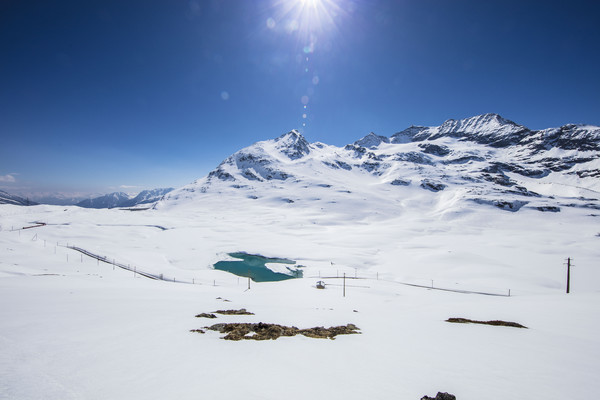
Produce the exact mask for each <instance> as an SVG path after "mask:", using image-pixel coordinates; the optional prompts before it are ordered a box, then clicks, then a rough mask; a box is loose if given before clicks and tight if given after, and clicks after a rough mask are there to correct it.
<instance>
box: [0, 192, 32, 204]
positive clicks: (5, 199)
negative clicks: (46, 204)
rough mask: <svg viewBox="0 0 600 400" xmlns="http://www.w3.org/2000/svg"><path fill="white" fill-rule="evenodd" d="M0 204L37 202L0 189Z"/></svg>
mask: <svg viewBox="0 0 600 400" xmlns="http://www.w3.org/2000/svg"><path fill="white" fill-rule="evenodd" d="M0 204H14V205H17V206H33V205H36V204H37V203H35V202H33V201H31V200H29V199H26V198H23V197H20V196H16V195H13V194H10V193H7V192H5V191H3V190H0Z"/></svg>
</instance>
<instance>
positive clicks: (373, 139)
mask: <svg viewBox="0 0 600 400" xmlns="http://www.w3.org/2000/svg"><path fill="white" fill-rule="evenodd" d="M389 142H390V139H388V138H387V137H385V136H380V135H377V134H375V133H373V132H371V133H369V134H368V135H367V136H365V137H363V138H362V139H360V140H357V141H356V142H354V144H355V145H357V146H361V147H366V148H373V147H377V146H379V145H380V144H381V143H389Z"/></svg>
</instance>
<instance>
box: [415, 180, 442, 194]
mask: <svg viewBox="0 0 600 400" xmlns="http://www.w3.org/2000/svg"><path fill="white" fill-rule="evenodd" d="M421 187H422V188H423V189H427V190H431V191H432V192H439V191H441V190H444V189H445V188H446V187H447V186H446V185H444V184H443V183H440V182H433V181H431V180H429V179H424V180H423V181H421Z"/></svg>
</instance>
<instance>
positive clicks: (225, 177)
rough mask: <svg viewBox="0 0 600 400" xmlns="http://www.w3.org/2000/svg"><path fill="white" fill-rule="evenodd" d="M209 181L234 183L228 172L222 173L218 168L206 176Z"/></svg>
mask: <svg viewBox="0 0 600 400" xmlns="http://www.w3.org/2000/svg"><path fill="white" fill-rule="evenodd" d="M208 177H209V179H210V178H217V179H220V180H222V181H234V180H235V178H234V177H233V175H231V174H230V173H229V172H225V171H223V169H221V168H220V167H219V168H217V169H215V170H214V171H211V172H210V173H209V174H208Z"/></svg>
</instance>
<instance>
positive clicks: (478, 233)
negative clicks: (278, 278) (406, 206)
mask: <svg viewBox="0 0 600 400" xmlns="http://www.w3.org/2000/svg"><path fill="white" fill-rule="evenodd" d="M432 195H434V196H435V195H437V194H432ZM447 201H448V203H449V204H451V203H452V199H448V200H447ZM426 207H427V205H425V206H423V208H422V210H421V211H422V212H415V213H413V214H410V215H407V214H404V215H399V216H397V217H394V218H388V219H382V218H381V217H378V216H377V215H376V214H368V213H366V214H365V215H363V216H362V217H361V218H357V219H354V220H352V219H344V218H342V217H343V216H344V215H345V214H343V213H341V214H335V213H328V214H320V213H318V212H316V211H315V210H313V209H309V208H306V209H301V210H298V209H294V208H291V207H288V208H286V207H285V206H284V207H282V206H281V205H279V204H278V205H276V206H275V205H273V206H269V204H268V203H260V204H258V203H256V202H252V200H247V201H245V200H242V201H240V200H239V199H238V201H231V203H229V202H227V198H224V199H223V198H222V199H220V201H217V199H215V203H214V204H210V203H204V204H202V205H201V206H199V205H195V206H191V205H189V206H187V207H182V208H180V209H178V210H175V209H172V210H169V211H168V212H167V211H161V210H148V211H137V212H130V211H122V210H88V209H81V208H77V207H67V208H65V207H55V206H34V207H20V206H11V205H3V206H0V217H1V221H2V231H1V232H0V246H1V254H2V257H1V258H0V298H1V299H2V304H3V305H4V307H2V309H1V311H0V320H1V321H2V323H1V325H0V341H1V346H2V349H3V350H2V355H1V356H0V376H1V377H2V379H0V397H1V398H6V399H38V398H44V399H116V398H128V399H138V398H139V399H164V398H179V399H192V398H198V397H203V398H204V397H206V398H215V399H231V398H239V397H243V398H248V399H276V398H281V397H286V398H291V399H305V398H308V397H315V396H316V397H318V398H334V399H363V398H366V397H368V398H377V399H391V398H400V399H420V398H421V397H422V396H423V395H425V394H428V395H430V396H434V395H435V393H437V392H438V391H447V392H449V393H453V394H455V395H456V396H457V398H458V399H461V400H463V399H464V400H468V399H480V398H482V397H485V398H489V399H505V398H544V399H566V398H577V397H583V396H589V395H590V394H591V393H595V392H596V391H597V390H598V389H600V383H598V380H597V377H596V375H597V371H598V370H600V339H599V338H598V335H597V330H598V328H599V327H600V326H599V321H600V301H599V300H600V290H599V289H598V282H599V278H600V273H599V271H598V269H597V260H598V256H599V253H600V251H599V249H600V246H598V244H599V243H600V238H599V237H597V234H598V232H599V231H600V226H599V224H598V218H599V217H594V216H590V214H593V213H590V210H583V209H578V208H574V209H567V210H565V211H563V212H559V213H542V212H538V211H535V210H521V211H519V212H518V213H511V212H506V211H502V210H499V209H496V208H493V207H487V206H484V205H473V206H472V209H471V210H470V211H469V210H463V212H458V211H456V212H452V213H443V212H442V213H440V212H439V210H433V211H430V212H426ZM35 221H41V222H45V223H47V225H46V226H43V227H39V228H31V229H26V230H17V228H21V227H24V226H30V225H32V224H33V222H35ZM157 225H158V226H161V227H164V228H166V229H165V230H163V229H159V228H157V227H155V226H157ZM11 228H14V229H15V230H13V231H11ZM57 242H58V244H59V245H58V246H56V244H57ZM67 243H69V245H76V246H79V247H82V248H85V249H87V250H90V251H92V252H94V253H97V254H100V255H104V256H106V257H107V259H112V258H115V259H116V261H117V262H120V263H122V264H128V263H129V264H131V265H132V266H133V265H137V268H140V269H143V270H145V271H148V272H152V273H156V274H161V273H162V274H164V275H165V276H166V277H171V276H173V277H176V278H177V280H186V279H189V280H190V281H191V280H192V279H193V280H194V282H195V283H196V284H194V285H192V284H183V283H170V282H166V281H156V280H151V279H147V278H142V277H140V276H139V275H137V276H134V273H132V272H130V271H125V270H123V269H119V268H115V269H114V270H113V267H112V265H111V264H109V263H101V262H98V261H97V260H95V259H92V258H89V257H86V256H82V255H81V254H80V253H78V252H76V251H74V250H71V249H68V248H65V247H63V246H65V245H67ZM232 251H247V252H249V253H254V254H263V255H266V256H270V257H287V258H290V259H294V260H296V261H298V263H300V264H302V265H305V266H306V267H305V271H304V276H305V278H303V279H292V280H288V281H283V282H275V283H260V284H257V283H254V282H253V283H252V284H251V289H250V290H247V281H246V279H244V278H239V279H238V278H237V277H236V276H234V275H231V274H228V273H226V272H222V271H217V270H214V269H211V267H210V265H212V263H214V262H215V261H217V260H220V259H225V258H226V257H227V255H226V253H227V252H232ZM566 257H573V258H574V264H575V266H574V267H573V268H572V280H571V291H572V293H571V294H568V295H567V294H565V278H566V267H565V265H563V263H564V262H565V259H566ZM344 273H346V275H347V276H348V277H353V276H355V275H356V276H358V277H359V278H360V277H362V278H366V279H357V280H350V279H348V280H347V281H346V283H347V288H346V297H342V287H341V286H336V285H341V284H342V281H341V280H340V279H330V278H319V275H320V276H321V277H326V276H329V277H335V276H342V275H343V274H344ZM319 279H323V280H324V281H325V282H326V283H327V288H326V289H325V290H317V289H316V288H315V287H314V285H315V283H316V281H317V280H319ZM431 280H433V285H434V287H435V288H446V289H458V290H471V291H481V292H488V293H495V294H501V295H504V296H488V295H478V294H465V293H458V292H451V291H441V290H431V289H427V288H420V287H413V286H407V285H402V284H400V283H398V282H404V283H412V284H420V285H424V286H429V285H431ZM509 289H510V290H511V297H507V296H506V295H507V294H508V290H509ZM225 300H228V301H225ZM239 308H246V309H248V310H249V311H252V312H254V313H255V315H253V316H219V317H218V318H217V319H215V320H207V319H201V318H195V317H194V316H195V315H196V314H198V313H201V312H212V311H215V310H218V309H239ZM450 317H464V318H470V319H475V320H494V319H500V320H506V321H514V322H518V323H521V324H523V325H525V326H527V327H528V328H529V329H517V328H510V327H495V326H484V325H473V324H465V325H463V324H450V323H447V322H445V320H446V319H448V318H450ZM261 321H262V322H269V323H279V324H283V325H294V326H297V327H299V328H309V327H313V326H325V327H328V326H335V325H345V324H347V323H353V324H355V325H357V326H358V327H359V328H360V329H361V332H362V334H361V335H348V336H338V337H337V338H336V339H335V340H333V341H332V340H328V339H312V338H307V337H303V336H296V337H291V338H285V337H284V338H280V339H278V340H276V341H264V342H255V341H241V342H231V341H225V340H222V339H220V337H221V336H222V335H221V334H219V333H217V332H212V331H207V333H205V334H199V333H192V332H189V331H190V330H191V329H198V328H202V327H204V326H209V325H212V324H213V323H217V322H261Z"/></svg>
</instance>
